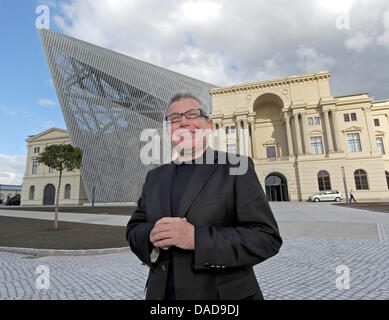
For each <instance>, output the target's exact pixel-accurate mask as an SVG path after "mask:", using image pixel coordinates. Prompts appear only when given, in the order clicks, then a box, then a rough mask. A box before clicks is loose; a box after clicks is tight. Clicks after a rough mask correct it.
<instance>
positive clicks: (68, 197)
mask: <svg viewBox="0 0 389 320" xmlns="http://www.w3.org/2000/svg"><path fill="white" fill-rule="evenodd" d="M71 190H72V187H71V186H70V184H67V185H66V186H65V199H70V191H71Z"/></svg>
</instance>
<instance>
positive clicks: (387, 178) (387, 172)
mask: <svg viewBox="0 0 389 320" xmlns="http://www.w3.org/2000/svg"><path fill="white" fill-rule="evenodd" d="M385 176H386V184H387V185H388V189H389V171H385Z"/></svg>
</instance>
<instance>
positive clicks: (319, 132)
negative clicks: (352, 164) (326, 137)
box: [308, 130, 323, 135]
mask: <svg viewBox="0 0 389 320" xmlns="http://www.w3.org/2000/svg"><path fill="white" fill-rule="evenodd" d="M308 134H309V135H313V134H323V132H322V131H321V130H311V131H309V132H308Z"/></svg>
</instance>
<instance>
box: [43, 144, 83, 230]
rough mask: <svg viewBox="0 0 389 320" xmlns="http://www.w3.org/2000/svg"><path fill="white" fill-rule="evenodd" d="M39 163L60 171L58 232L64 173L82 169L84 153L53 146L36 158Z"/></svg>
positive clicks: (73, 148) (65, 147) (68, 146)
mask: <svg viewBox="0 0 389 320" xmlns="http://www.w3.org/2000/svg"><path fill="white" fill-rule="evenodd" d="M36 160H37V161H38V162H39V163H43V164H45V165H46V166H48V167H51V168H53V169H54V170H57V171H59V182H58V188H57V195H56V200H55V216H54V230H58V202H59V192H60V187H61V179H62V171H63V170H64V169H67V170H70V171H72V170H74V169H80V168H81V160H82V151H81V149H80V148H77V147H73V146H72V145H70V144H53V145H50V146H47V147H46V148H45V150H44V151H43V152H42V153H40V154H39V156H38V157H36Z"/></svg>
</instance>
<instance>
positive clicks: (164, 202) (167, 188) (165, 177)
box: [159, 163, 175, 217]
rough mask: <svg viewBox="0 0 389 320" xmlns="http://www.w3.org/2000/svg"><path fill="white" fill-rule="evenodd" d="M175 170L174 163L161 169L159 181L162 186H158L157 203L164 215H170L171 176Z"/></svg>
mask: <svg viewBox="0 0 389 320" xmlns="http://www.w3.org/2000/svg"><path fill="white" fill-rule="evenodd" d="M174 171H175V164H174V163H170V164H168V165H167V168H166V170H163V171H162V176H161V181H162V188H159V203H160V208H161V211H162V215H163V216H164V217H171V216H172V213H171V205H170V198H171V197H170V196H171V195H170V193H171V189H172V183H173V176H174Z"/></svg>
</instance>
